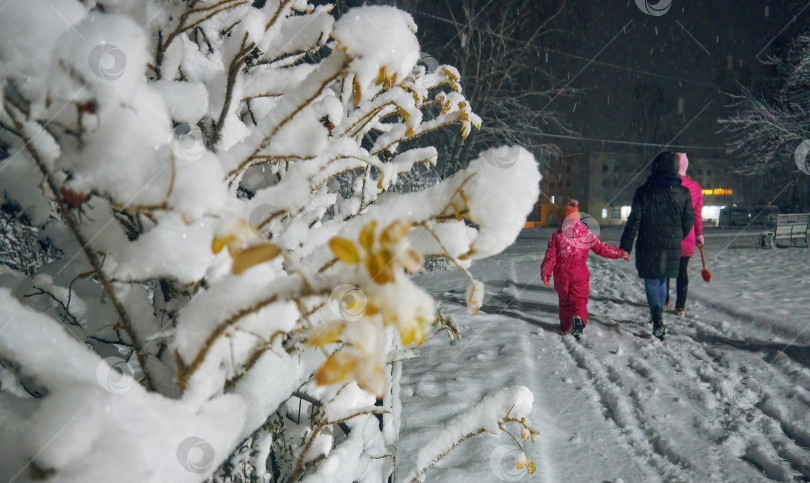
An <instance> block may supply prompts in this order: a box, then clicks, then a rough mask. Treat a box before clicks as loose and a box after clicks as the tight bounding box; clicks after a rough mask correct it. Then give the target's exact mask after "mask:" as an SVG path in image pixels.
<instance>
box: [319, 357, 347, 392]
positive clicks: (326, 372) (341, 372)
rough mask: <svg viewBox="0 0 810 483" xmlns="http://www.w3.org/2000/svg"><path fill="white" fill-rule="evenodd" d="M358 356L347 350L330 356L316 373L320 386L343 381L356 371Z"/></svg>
mask: <svg viewBox="0 0 810 483" xmlns="http://www.w3.org/2000/svg"><path fill="white" fill-rule="evenodd" d="M356 366H357V358H356V357H355V356H353V355H351V354H346V353H345V352H337V353H335V354H332V355H331V356H329V359H326V362H324V363H323V366H321V368H320V369H318V372H316V373H315V382H316V383H317V384H318V385H319V386H325V385H327V384H335V383H337V382H343V381H345V380H346V379H348V377H349V376H350V375H351V374H352V373H353V372H354V368H355V367H356Z"/></svg>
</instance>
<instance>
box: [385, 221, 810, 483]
mask: <svg viewBox="0 0 810 483" xmlns="http://www.w3.org/2000/svg"><path fill="white" fill-rule="evenodd" d="M550 233H551V231H550V230H546V229H544V230H542V231H534V230H532V231H524V232H523V234H522V236H521V238H519V239H518V241H517V243H516V244H515V245H513V246H512V247H510V248H509V249H508V250H507V251H506V252H504V253H503V254H501V255H499V256H497V257H495V258H493V259H490V260H486V261H481V262H478V263H476V264H475V265H474V266H473V267H472V273H473V275H474V276H476V278H479V279H481V280H483V281H484V282H485V283H486V287H487V298H486V302H485V304H484V306H483V308H482V309H481V313H479V314H478V315H475V316H470V315H467V313H466V310H465V305H466V303H465V291H466V290H467V283H468V282H467V280H466V279H465V278H464V277H463V276H461V275H460V274H458V273H457V272H444V273H430V274H426V275H424V276H420V277H419V283H420V284H422V285H427V286H428V287H429V291H430V293H432V294H434V295H435V296H437V297H438V298H439V300H440V301H439V305H440V310H442V311H443V313H444V314H446V315H451V316H452V317H453V318H454V319H455V321H456V322H457V323H458V325H459V328H460V331H461V335H462V339H461V342H460V343H457V344H455V345H453V346H450V344H449V342H448V339H447V338H446V337H444V335H441V336H439V337H437V338H435V339H433V340H431V341H429V342H428V343H427V344H426V345H425V346H423V347H421V348H419V349H418V350H417V352H419V353H420V354H421V356H422V357H421V358H418V359H415V360H412V361H408V362H406V363H405V365H404V370H403V388H402V391H403V410H404V415H403V429H402V431H403V441H404V442H405V447H404V448H400V450H401V453H400V461H401V462H402V464H403V465H404V466H405V467H411V465H412V464H414V462H416V461H419V458H420V456H418V455H419V453H420V451H422V448H423V447H424V445H425V444H426V443H427V442H428V441H430V440H431V439H432V438H433V437H434V435H436V434H437V429H438V428H440V427H441V426H442V424H444V423H445V422H447V421H450V420H452V419H453V418H454V417H456V415H457V414H458V413H460V412H463V411H465V410H467V409H468V408H471V407H473V406H474V405H475V404H476V403H477V402H478V401H480V400H481V398H482V397H484V396H485V395H486V394H489V393H491V392H492V391H494V390H495V389H497V388H498V387H503V386H507V385H525V386H526V387H528V388H529V389H530V390H531V391H532V392H533V393H534V396H535V403H534V408H533V410H532V413H531V420H532V422H533V423H534V425H535V427H536V428H537V429H539V430H540V432H541V434H540V435H539V436H538V438H537V442H536V443H535V444H534V445H532V444H530V443H525V447H526V452H527V455H528V457H529V458H530V459H531V460H533V461H535V462H536V463H537V473H536V474H535V475H534V476H529V475H528V474H527V473H526V471H525V470H517V469H515V466H514V465H515V462H516V459H517V458H518V457H519V455H520V451H519V450H518V449H517V447H516V445H515V443H514V441H512V440H511V438H509V437H508V436H506V435H504V434H500V435H499V436H498V437H497V438H493V437H489V436H486V435H482V436H478V437H477V438H475V439H472V440H470V441H467V442H465V443H463V444H462V446H461V447H459V448H457V449H456V450H455V451H454V452H453V453H451V454H450V455H449V456H448V458H447V459H446V460H445V461H443V462H442V463H439V465H438V468H436V469H434V470H433V471H432V472H430V473H429V474H428V479H427V481H447V482H467V481H493V482H497V481H518V480H520V481H762V480H766V479H770V480H776V481H800V480H803V479H807V478H810V464H809V463H808V462H810V430H808V428H810V412H808V411H807V408H808V407H810V332H808V331H807V328H808V325H807V315H806V314H807V313H808V303H807V297H806V294H805V292H806V287H807V284H808V277H807V268H808V266H810V265H809V262H810V258H808V257H810V254H809V253H808V249H806V248H801V247H800V248H789V249H776V250H758V249H754V248H744V247H739V245H742V244H744V243H741V241H742V240H746V239H747V240H750V242H747V244H748V246H751V247H753V245H754V242H755V239H756V238H755V237H754V236H747V237H746V236H743V237H742V238H740V239H738V240H737V241H736V242H735V243H734V247H733V248H728V249H724V246H726V245H727V244H728V243H729V242H730V240H731V238H732V237H733V236H734V235H735V234H736V233H723V232H714V233H712V232H711V231H709V232H707V233H706V243H707V247H706V256H707V260H706V261H707V264H708V268H709V270H710V271H711V272H712V280H711V282H710V283H709V284H706V283H705V282H704V281H703V280H702V279H701V278H700V268H701V267H700V258H699V257H697V258H696V259H693V260H692V262H691V264H690V266H689V269H690V275H691V277H692V280H691V284H690V294H689V298H688V301H687V314H688V317H687V318H686V319H683V320H678V319H676V317H675V315H674V314H673V313H671V312H668V313H666V314H665V323H667V327H668V330H669V335H668V336H667V337H666V338H665V340H664V341H663V342H661V341H658V340H657V339H655V338H653V337H651V335H650V332H651V325H648V324H647V323H646V320H647V319H648V318H649V315H648V311H647V306H646V302H645V298H644V292H643V284H642V282H641V280H640V279H639V278H638V277H637V275H636V273H635V269H634V267H633V263H632V260H631V263H626V262H623V261H621V260H605V259H602V258H599V257H591V259H590V261H589V265H590V267H591V273H592V276H591V299H590V303H589V312H590V314H591V315H590V320H589V323H588V326H587V327H586V329H585V335H584V338H583V340H582V341H581V342H575V341H574V340H573V339H572V338H571V337H570V336H569V337H566V338H563V337H562V336H560V335H559V334H558V333H557V328H558V325H559V320H558V318H557V296H556V293H555V292H554V291H553V289H552V288H550V287H545V286H543V284H542V281H541V280H540V278H539V268H540V263H541V261H542V258H543V254H544V251H545V248H546V242H547V240H548V236H549V235H550ZM620 234H621V231H620V230H619V229H615V228H603V229H602V237H601V238H602V240H603V241H606V242H609V243H612V244H617V243H618V238H619V236H620ZM743 235H746V234H743ZM673 282H674V280H673ZM672 295H673V296H674V286H673V289H672Z"/></svg>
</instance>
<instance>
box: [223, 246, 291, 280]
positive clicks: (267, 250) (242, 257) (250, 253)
mask: <svg viewBox="0 0 810 483" xmlns="http://www.w3.org/2000/svg"><path fill="white" fill-rule="evenodd" d="M280 253H281V248H279V246H278V245H276V244H275V243H262V244H260V245H253V246H250V247H247V248H245V249H244V250H242V251H241V252H239V254H237V255H236V256H235V257H234V258H233V264H232V265H231V272H232V273H233V274H234V275H241V274H242V273H244V272H245V270H247V269H249V268H250V267H253V266H254V265H258V264H260V263H262V262H266V261H268V260H272V259H274V258H276V257H277V256H278V255H279V254H280Z"/></svg>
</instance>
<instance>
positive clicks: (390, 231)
mask: <svg viewBox="0 0 810 483" xmlns="http://www.w3.org/2000/svg"><path fill="white" fill-rule="evenodd" d="M411 226H412V223H411V222H410V221H407V220H396V221H394V222H393V223H391V224H390V225H388V226H387V227H386V228H385V230H383V232H382V234H380V244H381V245H391V244H393V243H398V242H399V241H400V240H402V238H403V237H405V235H407V234H408V230H410V229H411Z"/></svg>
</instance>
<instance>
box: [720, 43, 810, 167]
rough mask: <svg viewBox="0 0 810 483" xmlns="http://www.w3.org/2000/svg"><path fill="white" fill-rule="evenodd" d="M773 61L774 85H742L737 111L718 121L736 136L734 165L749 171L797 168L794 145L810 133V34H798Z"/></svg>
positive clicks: (734, 107) (735, 105) (737, 97)
mask: <svg viewBox="0 0 810 483" xmlns="http://www.w3.org/2000/svg"><path fill="white" fill-rule="evenodd" d="M770 62H773V63H774V65H775V66H776V68H777V69H778V72H779V76H778V79H777V85H776V86H775V88H774V90H773V91H772V92H770V93H765V94H762V95H756V94H754V93H753V92H751V91H750V90H744V91H743V93H742V94H740V95H738V96H734V97H733V99H734V102H733V104H732V106H731V107H732V108H733V109H734V110H735V111H736V113H735V114H734V115H733V116H732V117H729V118H727V119H722V120H721V121H720V124H721V125H722V126H723V131H725V132H727V133H729V134H730V135H731V138H732V141H731V142H730V143H729V145H728V147H729V151H730V152H732V153H734V154H735V155H737V157H738V160H739V162H738V163H737V169H736V170H737V172H739V173H741V174H745V175H757V174H775V173H789V172H793V171H794V170H795V168H796V165H795V163H794V153H795V151H796V149H797V148H798V147H799V146H800V145H801V144H802V142H803V141H804V140H805V139H810V117H809V114H810V35H802V36H799V37H798V38H796V39H795V40H794V41H793V42H792V43H791V45H790V46H789V48H788V49H787V54H786V55H785V56H784V57H783V58H771V59H770Z"/></svg>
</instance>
